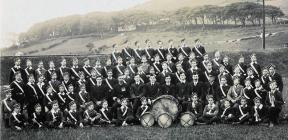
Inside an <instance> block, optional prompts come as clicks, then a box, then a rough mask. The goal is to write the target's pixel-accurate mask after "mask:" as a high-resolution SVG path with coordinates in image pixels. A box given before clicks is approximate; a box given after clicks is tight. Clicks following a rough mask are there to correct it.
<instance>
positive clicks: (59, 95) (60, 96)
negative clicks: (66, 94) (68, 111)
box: [58, 93, 65, 103]
mask: <svg viewBox="0 0 288 140" xmlns="http://www.w3.org/2000/svg"><path fill="white" fill-rule="evenodd" d="M58 97H59V98H60V99H61V101H62V102H63V103H65V100H64V99H63V97H62V96H61V95H60V94H59V93H58Z"/></svg>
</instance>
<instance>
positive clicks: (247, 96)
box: [242, 88, 250, 99]
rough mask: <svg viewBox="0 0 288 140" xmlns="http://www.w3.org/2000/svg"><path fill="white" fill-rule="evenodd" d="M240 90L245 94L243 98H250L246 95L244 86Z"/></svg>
mask: <svg viewBox="0 0 288 140" xmlns="http://www.w3.org/2000/svg"><path fill="white" fill-rule="evenodd" d="M242 92H243V95H244V96H245V98H247V99H250V98H249V97H248V96H247V95H246V92H245V88H244V89H243V90H242Z"/></svg>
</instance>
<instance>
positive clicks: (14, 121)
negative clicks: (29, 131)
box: [9, 104, 27, 131]
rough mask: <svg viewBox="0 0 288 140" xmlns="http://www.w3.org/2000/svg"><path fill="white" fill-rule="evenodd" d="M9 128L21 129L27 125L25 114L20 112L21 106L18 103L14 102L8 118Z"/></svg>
mask: <svg viewBox="0 0 288 140" xmlns="http://www.w3.org/2000/svg"><path fill="white" fill-rule="evenodd" d="M9 124H10V128H12V129H15V130H18V131H20V130H23V129H24V128H25V127H26V126H27V122H26V119H25V116H24V115H23V114H22V113H21V107H20V105H19V104H14V106H13V112H12V113H11V115H10V118H9Z"/></svg>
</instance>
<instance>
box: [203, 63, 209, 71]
mask: <svg viewBox="0 0 288 140" xmlns="http://www.w3.org/2000/svg"><path fill="white" fill-rule="evenodd" d="M202 65H203V66H204V68H205V69H206V70H208V69H207V66H206V64H205V63H204V61H203V62H202Z"/></svg>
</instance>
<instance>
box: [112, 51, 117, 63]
mask: <svg viewBox="0 0 288 140" xmlns="http://www.w3.org/2000/svg"><path fill="white" fill-rule="evenodd" d="M112 56H113V58H114V60H115V61H116V62H117V58H116V56H115V52H114V51H113V52H112Z"/></svg>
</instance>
